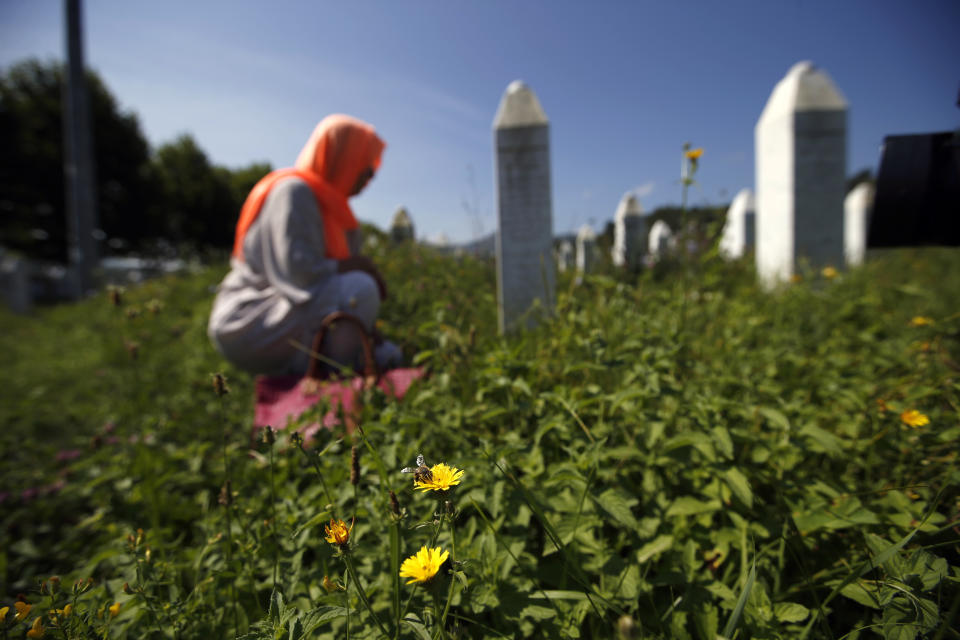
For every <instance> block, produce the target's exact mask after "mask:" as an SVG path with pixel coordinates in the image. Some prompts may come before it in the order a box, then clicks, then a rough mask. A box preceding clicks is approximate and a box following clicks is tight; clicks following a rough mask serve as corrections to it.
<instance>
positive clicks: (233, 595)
mask: <svg viewBox="0 0 960 640" xmlns="http://www.w3.org/2000/svg"><path fill="white" fill-rule="evenodd" d="M220 422H221V423H222V424H223V438H222V441H223V475H224V487H225V488H226V491H227V497H226V504H225V505H224V509H225V510H226V520H227V566H229V567H230V570H231V571H232V570H233V569H234V567H233V518H232V511H233V508H232V507H233V495H232V491H233V483H232V482H231V478H230V475H231V474H230V456H229V453H228V451H227V441H228V440H229V437H230V433H229V431H228V429H227V414H226V410H225V409H224V407H223V396H220ZM230 599H231V603H232V608H233V628H234V631H235V632H236V633H237V634H239V633H240V614H239V613H238V612H237V584H236V578H231V579H230Z"/></svg>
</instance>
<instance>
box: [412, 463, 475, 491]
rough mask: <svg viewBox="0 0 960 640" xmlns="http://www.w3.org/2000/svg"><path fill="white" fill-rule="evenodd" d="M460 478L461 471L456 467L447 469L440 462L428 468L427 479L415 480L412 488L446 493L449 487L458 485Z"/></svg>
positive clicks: (461, 475)
mask: <svg viewBox="0 0 960 640" xmlns="http://www.w3.org/2000/svg"><path fill="white" fill-rule="evenodd" d="M421 477H422V476H421ZM462 477H463V471H461V470H460V469H457V468H456V467H448V466H447V465H446V464H444V463H442V462H440V463H438V464H435V465H433V466H432V467H430V478H429V479H427V480H421V479H417V480H415V481H414V483H413V486H414V488H416V489H420V490H421V491H446V490H447V489H449V488H450V487H452V486H454V485H457V484H460V478H462Z"/></svg>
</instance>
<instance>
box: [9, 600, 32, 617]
mask: <svg viewBox="0 0 960 640" xmlns="http://www.w3.org/2000/svg"><path fill="white" fill-rule="evenodd" d="M13 606H14V607H16V609H17V615H16V618H15V619H16V621H17V622H20V621H21V620H23V619H24V618H26V617H27V616H28V615H30V609H32V608H33V605H32V604H27V603H26V602H20V601H19V600H17V601H16V602H14V603H13Z"/></svg>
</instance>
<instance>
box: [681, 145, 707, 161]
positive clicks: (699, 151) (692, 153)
mask: <svg viewBox="0 0 960 640" xmlns="http://www.w3.org/2000/svg"><path fill="white" fill-rule="evenodd" d="M683 155H685V156H686V157H688V158H690V159H691V160H696V159H698V158H699V157H700V156H702V155H703V147H697V148H696V149H690V150H689V151H687V152H686V153H684V154H683Z"/></svg>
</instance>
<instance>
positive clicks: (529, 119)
mask: <svg viewBox="0 0 960 640" xmlns="http://www.w3.org/2000/svg"><path fill="white" fill-rule="evenodd" d="M493 129H494V140H495V145H496V152H497V158H496V164H497V177H496V182H497V184H496V188H497V221H498V227H497V303H498V304H497V315H498V320H499V325H500V332H501V333H503V332H507V331H510V330H511V329H513V328H514V327H515V326H516V324H517V322H518V321H519V320H520V318H521V317H522V316H523V315H524V314H525V313H526V312H527V311H528V310H529V309H530V307H531V306H532V305H533V304H534V301H535V300H540V301H541V303H542V304H543V305H544V306H545V307H547V308H550V307H552V305H553V301H554V300H555V291H556V273H555V269H554V262H553V211H552V204H551V201H550V125H549V121H548V120H547V116H546V114H545V113H544V111H543V107H541V106H540V101H539V100H538V99H537V96H536V94H534V93H533V91H531V90H530V88H529V87H528V86H527V85H525V84H524V83H523V82H521V81H519V80H516V81H514V82H512V83H510V86H508V87H507V90H506V92H504V94H503V97H502V98H501V99H500V107H499V108H498V109H497V115H496V117H495V118H494V121H493ZM533 322H534V319H533V318H532V317H530V316H527V320H526V325H527V326H528V327H529V326H532V324H533Z"/></svg>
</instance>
